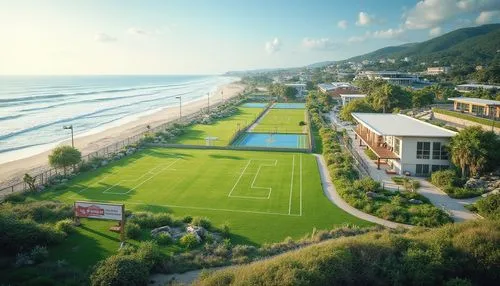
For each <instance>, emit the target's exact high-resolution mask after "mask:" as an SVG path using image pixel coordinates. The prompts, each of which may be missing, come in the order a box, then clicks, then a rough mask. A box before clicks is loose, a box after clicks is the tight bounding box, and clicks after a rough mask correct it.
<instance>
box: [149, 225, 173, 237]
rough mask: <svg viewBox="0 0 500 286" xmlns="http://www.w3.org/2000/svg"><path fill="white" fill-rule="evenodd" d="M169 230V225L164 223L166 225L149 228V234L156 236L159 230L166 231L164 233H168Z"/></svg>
mask: <svg viewBox="0 0 500 286" xmlns="http://www.w3.org/2000/svg"><path fill="white" fill-rule="evenodd" d="M171 231H172V230H171V229H170V227H169V226H168V225H166V226H160V227H157V228H155V229H152V230H151V235H152V236H157V235H158V234H159V233H161V232H166V233H168V234H170V232H171Z"/></svg>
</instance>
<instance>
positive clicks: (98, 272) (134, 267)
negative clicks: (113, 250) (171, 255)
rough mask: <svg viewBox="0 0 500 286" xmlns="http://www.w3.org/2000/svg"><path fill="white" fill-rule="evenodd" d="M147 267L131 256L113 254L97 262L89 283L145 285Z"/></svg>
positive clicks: (101, 284)
mask: <svg viewBox="0 0 500 286" xmlns="http://www.w3.org/2000/svg"><path fill="white" fill-rule="evenodd" d="M148 278H149V269H148V267H147V265H146V264H145V263H144V262H142V261H141V260H139V259H137V258H135V257H133V256H129V255H126V256H122V255H113V256H110V257H108V258H107V259H106V260H104V261H101V262H99V263H98V264H97V265H96V267H95V269H94V272H93V273H92V274H91V276H90V283H91V285H95V286H108V285H116V286H118V285H147V284H148Z"/></svg>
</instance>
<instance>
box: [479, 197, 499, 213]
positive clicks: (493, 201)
mask: <svg viewBox="0 0 500 286" xmlns="http://www.w3.org/2000/svg"><path fill="white" fill-rule="evenodd" d="M475 207H476V209H477V211H478V212H479V214H480V215H482V216H485V217H489V218H500V194H494V195H489V196H487V197H486V198H481V199H479V200H478V201H477V202H476V203H475Z"/></svg>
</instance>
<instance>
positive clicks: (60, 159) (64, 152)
mask: <svg viewBox="0 0 500 286" xmlns="http://www.w3.org/2000/svg"><path fill="white" fill-rule="evenodd" d="M81 160H82V153H80V151H78V149H76V148H74V147H71V146H60V147H57V148H55V149H54V150H53V151H52V153H51V154H50V155H49V164H50V165H51V166H52V167H54V168H62V169H63V170H64V174H65V175H66V173H67V168H68V167H70V166H75V165H76V164H78V163H80V161H81Z"/></svg>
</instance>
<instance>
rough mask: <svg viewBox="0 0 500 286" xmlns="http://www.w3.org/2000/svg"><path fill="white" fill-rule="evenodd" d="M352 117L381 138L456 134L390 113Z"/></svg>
mask: <svg viewBox="0 0 500 286" xmlns="http://www.w3.org/2000/svg"><path fill="white" fill-rule="evenodd" d="M352 117H354V119H356V121H358V122H359V123H360V124H363V125H364V126H366V127H367V128H369V129H370V130H371V131H373V132H374V133H376V134H378V135H381V136H401V137H453V136H454V135H455V132H453V131H450V130H448V129H445V128H441V127H439V126H435V125H432V124H430V123H427V122H424V121H420V120H418V119H415V118H412V117H409V116H406V115H403V114H390V113H352Z"/></svg>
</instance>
